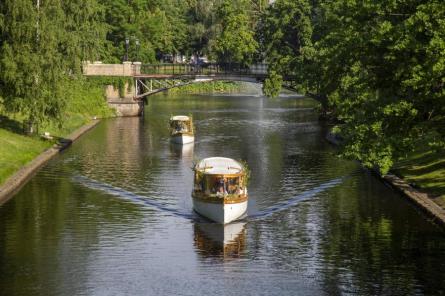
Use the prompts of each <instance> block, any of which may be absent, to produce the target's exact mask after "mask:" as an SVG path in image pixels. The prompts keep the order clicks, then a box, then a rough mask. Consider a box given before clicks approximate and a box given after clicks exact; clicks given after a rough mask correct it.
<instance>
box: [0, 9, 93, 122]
mask: <svg viewBox="0 0 445 296" xmlns="http://www.w3.org/2000/svg"><path fill="white" fill-rule="evenodd" d="M99 11H100V7H99V6H97V3H96V2H95V1H82V0H75V1H71V2H70V3H63V1H61V0H47V1H29V0H5V1H2V2H0V20H1V21H0V40H1V43H0V83H1V89H0V91H1V96H2V97H3V98H4V103H3V104H4V107H5V109H6V110H7V111H10V112H20V113H22V114H23V115H25V116H26V117H27V118H28V119H29V121H30V122H31V123H33V124H34V123H39V122H43V121H45V120H48V119H60V116H61V110H62V109H63V106H64V103H65V100H64V96H63V88H64V85H65V83H66V81H67V80H68V79H72V78H73V77H74V76H75V75H76V74H79V73H80V65H81V61H82V60H84V59H88V58H90V57H93V56H94V53H97V52H99V51H100V50H99V49H98V47H99V44H98V43H100V42H96V41H95V40H94V39H95V38H96V37H97V38H99V40H101V37H100V36H99V35H100V32H99V31H100V29H97V28H93V29H91V30H93V31H94V32H95V33H94V34H96V33H97V34H96V35H94V34H92V33H91V32H92V31H91V30H90V31H85V30H86V29H85V26H87V25H90V26H96V25H98V26H100V21H101V19H100V13H99ZM90 34H92V35H90Z"/></svg>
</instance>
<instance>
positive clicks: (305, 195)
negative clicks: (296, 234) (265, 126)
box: [73, 176, 348, 222]
mask: <svg viewBox="0 0 445 296" xmlns="http://www.w3.org/2000/svg"><path fill="white" fill-rule="evenodd" d="M347 178H348V177H347V176H345V177H340V178H336V179H332V180H330V181H327V182H325V183H323V184H321V185H318V186H316V187H314V188H312V189H310V190H306V191H304V192H302V193H300V194H298V195H296V196H294V197H292V198H290V199H288V200H286V201H283V202H279V203H277V204H275V205H273V206H271V207H268V208H266V209H264V210H261V211H258V212H256V213H252V214H248V215H246V216H244V217H242V218H241V219H240V220H243V221H246V220H259V219H262V218H266V217H269V216H271V215H273V214H274V213H277V212H281V211H284V210H287V209H289V208H290V207H292V206H295V205H297V204H298V203H300V202H303V201H306V200H309V199H311V198H313V197H314V196H316V195H317V194H319V193H322V192H324V191H326V190H328V189H330V188H333V187H335V186H337V185H340V184H341V183H343V182H344V180H345V179H347ZM73 180H74V181H76V182H77V183H79V184H81V185H83V186H86V187H88V188H90V189H94V190H100V191H103V192H105V193H107V194H110V195H113V196H118V197H121V198H124V199H125V200H128V201H131V202H135V203H138V204H142V205H144V206H149V207H152V208H155V209H158V210H160V211H163V212H166V213H169V214H171V215H174V216H178V217H181V218H185V219H190V220H193V221H197V222H201V221H206V220H207V219H204V218H201V217H200V216H199V215H197V214H195V213H194V212H192V211H191V212H185V211H181V210H178V209H174V208H171V207H168V206H166V205H165V204H163V203H161V202H158V201H156V200H154V199H151V198H150V197H148V196H143V195H138V194H135V193H132V192H129V191H127V190H125V189H123V188H119V187H115V186H113V185H110V184H107V183H104V182H100V181H96V180H93V179H90V178H88V177H85V176H75V177H73Z"/></svg>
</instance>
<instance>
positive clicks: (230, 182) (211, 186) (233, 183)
mask: <svg viewBox="0 0 445 296" xmlns="http://www.w3.org/2000/svg"><path fill="white" fill-rule="evenodd" d="M195 185H196V186H195V190H196V191H201V192H203V193H205V194H207V195H213V194H216V195H228V194H230V195H241V194H244V188H243V182H242V177H241V176H236V177H227V176H224V175H221V176H215V175H205V176H202V177H201V178H199V177H197V178H196V180H195Z"/></svg>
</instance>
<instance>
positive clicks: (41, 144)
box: [0, 80, 114, 185]
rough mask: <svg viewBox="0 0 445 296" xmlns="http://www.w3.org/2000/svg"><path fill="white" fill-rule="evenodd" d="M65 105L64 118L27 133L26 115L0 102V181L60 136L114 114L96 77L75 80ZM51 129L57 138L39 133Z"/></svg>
mask: <svg viewBox="0 0 445 296" xmlns="http://www.w3.org/2000/svg"><path fill="white" fill-rule="evenodd" d="M66 103H67V105H66V109H65V112H64V114H63V122H61V123H56V122H46V123H42V124H40V125H39V126H38V134H36V135H33V136H26V135H24V128H23V127H24V125H23V121H24V117H23V116H22V115H21V114H10V113H6V112H5V111H4V110H3V109H2V108H1V106H0V185H1V184H3V183H4V182H5V180H6V179H7V178H9V177H10V176H11V175H13V174H14V173H15V172H16V171H17V170H18V169H20V168H21V167H22V166H23V165H25V164H27V163H28V162H30V161H31V160H32V159H34V158H35V157H36V156H37V155H39V154H40V153H41V152H42V151H44V150H45V149H47V148H49V147H51V146H52V145H53V144H54V142H55V141H57V139H58V138H63V137H66V136H67V135H68V134H70V133H71V132H73V131H74V130H76V129H78V128H79V127H81V126H82V125H84V124H86V123H88V122H90V121H91V120H92V118H93V117H97V118H105V117H110V116H113V114H114V113H113V112H112V111H111V110H110V109H109V108H108V106H107V104H106V101H105V98H104V91H103V86H102V85H101V84H99V83H96V82H94V81H88V80H81V81H76V82H73V83H72V85H71V86H70V87H69V88H68V89H67V90H66ZM44 132H49V133H50V134H51V136H53V137H54V140H51V141H48V140H44V139H43V138H42V137H41V136H40V135H41V134H43V133H44Z"/></svg>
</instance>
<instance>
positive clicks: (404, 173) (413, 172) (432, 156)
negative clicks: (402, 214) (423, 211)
mask: <svg viewBox="0 0 445 296" xmlns="http://www.w3.org/2000/svg"><path fill="white" fill-rule="evenodd" d="M392 171H393V172H394V173H395V174H396V175H398V176H400V177H402V178H403V179H404V180H405V181H407V182H409V183H411V184H412V185H413V186H414V187H418V188H420V189H421V190H422V191H425V192H427V193H429V194H430V195H431V196H432V197H433V199H434V201H435V202H436V203H437V204H439V205H440V206H441V207H442V208H444V209H445V153H444V152H434V151H431V150H429V149H426V148H424V149H419V151H416V152H414V153H412V154H410V155H408V157H407V158H406V159H405V160H402V161H399V162H397V163H396V165H395V166H394V168H393V170H392Z"/></svg>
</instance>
